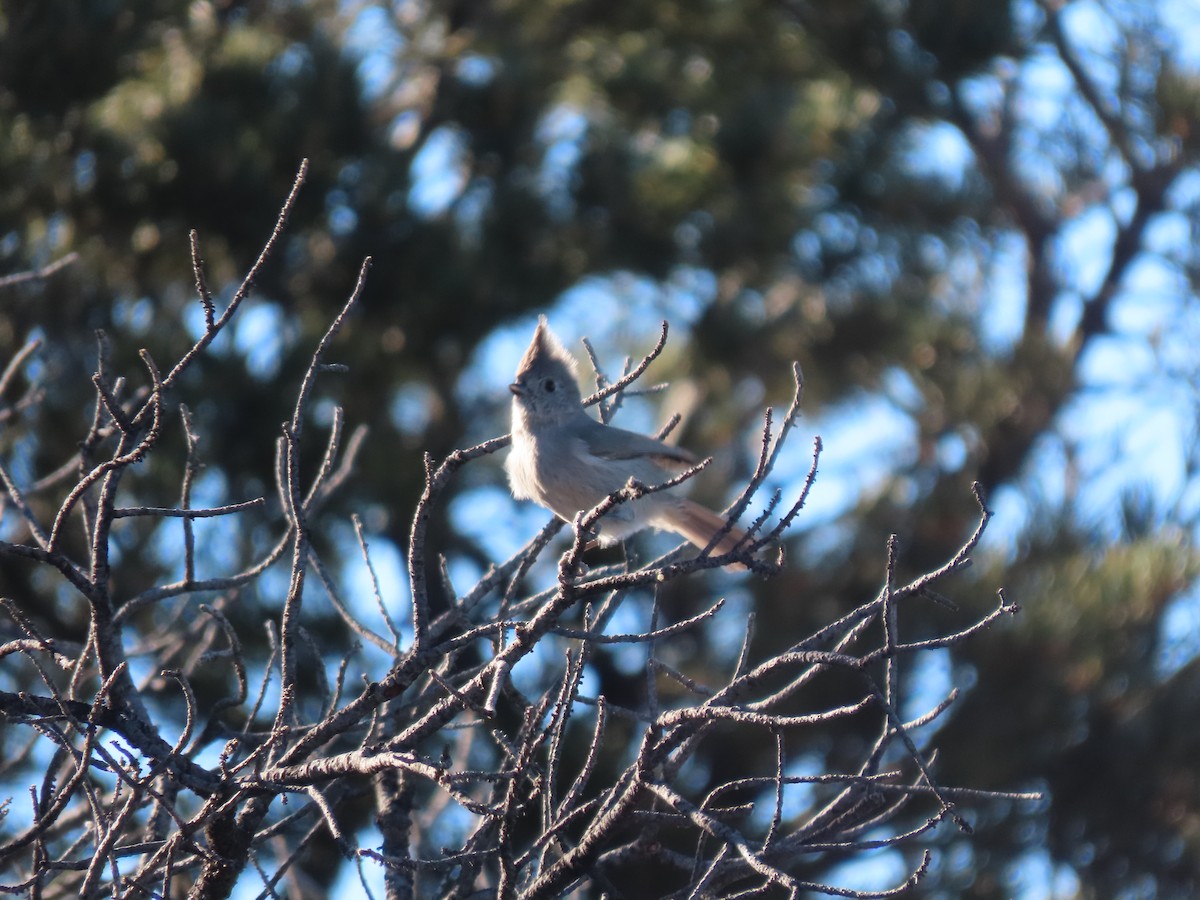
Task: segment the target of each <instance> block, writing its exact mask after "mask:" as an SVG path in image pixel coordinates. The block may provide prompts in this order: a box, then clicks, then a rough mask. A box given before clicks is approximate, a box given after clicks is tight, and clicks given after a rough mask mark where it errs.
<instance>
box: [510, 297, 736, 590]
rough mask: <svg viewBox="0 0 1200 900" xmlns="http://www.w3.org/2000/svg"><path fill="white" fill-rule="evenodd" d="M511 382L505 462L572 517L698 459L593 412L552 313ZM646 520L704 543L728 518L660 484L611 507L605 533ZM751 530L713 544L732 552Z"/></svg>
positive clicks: (527, 487)
mask: <svg viewBox="0 0 1200 900" xmlns="http://www.w3.org/2000/svg"><path fill="white" fill-rule="evenodd" d="M508 387H509V390H511V391H512V392H513V404H512V451H511V452H510V453H509V456H508V459H507V460H506V461H505V463H504V468H505V470H506V471H507V472H508V483H509V485H510V487H511V488H512V493H513V496H514V497H516V498H517V499H518V500H533V501H534V502H535V503H538V504H540V505H541V506H544V507H546V508H547V509H550V510H552V511H553V512H554V513H555V515H557V516H558V517H559V518H560V519H563V520H564V521H566V522H571V521H572V520H573V519H574V518H575V516H576V514H577V513H579V512H581V511H587V510H589V509H592V508H593V507H594V506H596V505H597V504H598V503H600V501H602V500H603V499H604V498H605V497H607V496H608V495H609V494H612V493H615V492H616V491H619V490H621V488H623V487H625V485H626V483H627V482H628V481H629V479H630V478H635V479H637V480H638V481H640V482H641V483H643V484H645V485H648V486H653V485H657V484H662V483H663V482H664V481H667V480H669V479H670V478H671V477H672V475H673V474H675V473H677V472H680V471H683V470H684V469H686V468H687V467H688V466H691V465H693V464H694V463H695V462H696V458H695V457H694V456H692V454H690V453H688V452H687V451H686V450H682V449H680V448H679V447H672V446H671V445H669V444H664V443H663V442H662V441H659V440H656V439H654V438H651V437H646V436H645V435H641V434H635V433H634V432H632V431H626V430H625V429H623V428H614V427H612V426H611V425H603V424H601V423H600V422H597V421H596V420H595V419H593V418H592V417H591V416H589V415H588V414H587V413H586V412H585V411H584V407H583V398H582V396H581V395H580V392H579V384H578V382H577V380H576V366H575V360H574V359H573V358H572V356H571V355H570V354H569V353H568V352H567V351H566V349H565V348H564V347H563V345H562V344H561V343H560V342H559V340H558V338H556V337H555V336H554V333H553V332H551V331H550V328H549V326H548V325H547V324H546V318H545V316H543V317H541V319H539V321H538V326H537V330H536V331H535V332H534V333H533V341H532V343H530V345H529V349H528V350H526V351H525V355H524V357H522V359H521V364H520V365H519V366H518V367H517V377H516V380H515V381H514V382H513V383H512V384H510V385H509V386H508ZM672 470H674V471H672ZM646 527H653V528H660V529H664V530H666V531H673V532H675V533H676V534H678V535H680V536H681V537H683V538H685V539H686V540H688V541H691V542H692V543H693V544H695V545H696V546H697V547H699V548H701V549H703V548H704V547H707V546H708V544H709V542H710V541H711V540H712V538H713V537H714V536H715V535H716V534H717V533H718V532H719V531H721V530H722V529H723V528H724V527H725V520H724V519H723V518H722V517H721V516H719V515H717V514H716V513H715V512H713V511H712V510H710V509H707V508H706V507H703V506H701V505H700V504H699V503H696V502H694V501H692V500H688V499H686V498H684V497H680V496H678V495H676V494H674V493H671V492H670V491H659V492H657V493H652V494H647V495H646V496H644V497H639V498H638V499H636V500H631V501H628V502H626V503H622V504H620V505H618V506H617V507H616V508H614V509H613V510H612V511H611V512H609V513H608V514H606V515H605V516H604V517H603V518H602V519H601V520H600V522H599V529H598V537H599V540H600V543H601V544H602V545H609V544H613V543H615V542H617V541H619V540H621V539H623V538H625V537H628V536H629V535H631V534H633V533H634V532H636V531H640V530H641V529H643V528H646ZM744 537H745V532H743V531H742V530H741V529H739V528H734V529H732V530H730V531H729V532H728V533H727V534H725V535H724V536H722V538H721V539H720V540H719V541H718V542H717V544H716V546H715V547H714V548H713V550H712V552H713V553H714V554H721V553H727V552H729V551H730V550H732V549H733V548H734V546H735V545H736V544H738V543H739V542H740V541H741V540H742V539H743V538H744ZM739 568H741V567H739Z"/></svg>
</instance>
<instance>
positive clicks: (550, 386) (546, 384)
mask: <svg viewBox="0 0 1200 900" xmlns="http://www.w3.org/2000/svg"><path fill="white" fill-rule="evenodd" d="M555 387H557V385H555V383H554V379H553V378H547V379H546V380H545V381H543V382H542V388H543V389H545V391H546V393H547V394H553V393H554V389H555Z"/></svg>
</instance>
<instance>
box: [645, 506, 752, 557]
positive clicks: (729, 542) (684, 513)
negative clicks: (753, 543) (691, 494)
mask: <svg viewBox="0 0 1200 900" xmlns="http://www.w3.org/2000/svg"><path fill="white" fill-rule="evenodd" d="M676 500H677V502H676V503H673V504H671V506H670V507H668V508H667V509H664V510H663V511H662V512H661V513H660V514H659V517H658V518H659V522H660V524H661V526H662V527H663V528H667V529H669V530H671V531H673V532H675V533H676V534H678V535H679V536H680V537H682V538H684V539H685V540H688V541H690V542H691V543H693V544H695V545H696V547H697V548H698V549H700V550H703V549H704V548H705V547H707V546H708V545H709V544H710V543H711V542H712V539H713V538H714V537H716V535H717V534H718V533H719V532H721V531H723V530H725V528H726V524H725V518H724V517H723V516H719V515H717V514H716V513H715V512H713V511H712V510H711V509H709V508H708V507H706V506H701V505H700V504H699V503H696V502H695V501H694V500H689V499H687V498H686V497H678V498H676ZM745 537H746V532H745V531H743V530H742V529H741V528H738V527H737V526H736V525H735V526H733V527H732V528H730V529H729V530H728V531H725V533H724V534H722V535H721V538H720V539H719V540H718V541H717V543H716V544H715V545H714V546H713V548H712V551H711V553H712V555H713V556H720V555H721V554H723V553H728V552H729V551H731V550H733V549H734V547H736V546H737V545H738V544H740V543H741V542H742V540H744V539H745ZM731 568H736V569H745V568H746V567H745V566H743V565H740V564H738V565H734V566H731Z"/></svg>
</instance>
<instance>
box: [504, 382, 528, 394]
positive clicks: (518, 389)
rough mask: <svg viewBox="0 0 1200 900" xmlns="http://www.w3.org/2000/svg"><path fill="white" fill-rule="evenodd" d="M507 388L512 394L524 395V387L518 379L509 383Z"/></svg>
mask: <svg viewBox="0 0 1200 900" xmlns="http://www.w3.org/2000/svg"><path fill="white" fill-rule="evenodd" d="M508 389H509V390H510V391H512V392H513V393H514V394H516V395H517V396H518V397H523V396H525V387H524V385H522V384H521V382H519V381H514V382H513V383H512V384H510V385H509V386H508Z"/></svg>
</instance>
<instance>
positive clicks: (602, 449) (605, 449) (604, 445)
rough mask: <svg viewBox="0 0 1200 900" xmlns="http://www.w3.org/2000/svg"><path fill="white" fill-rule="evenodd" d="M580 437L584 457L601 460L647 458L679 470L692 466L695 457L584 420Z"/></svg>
mask: <svg viewBox="0 0 1200 900" xmlns="http://www.w3.org/2000/svg"><path fill="white" fill-rule="evenodd" d="M587 422H588V424H587V425H586V426H584V427H583V428H581V429H580V430H581V432H582V433H581V434H580V437H581V438H582V439H583V443H584V446H586V447H587V451H588V453H590V454H592V455H593V456H598V457H600V458H601V459H643V458H646V457H650V458H651V459H653V460H654V462H656V463H658V464H659V465H664V466H671V467H674V468H683V467H685V466H690V465H694V464H695V462H696V457H695V456H693V455H692V454H691V453H688V451H686V450H684V449H683V448H682V447H673V446H671V445H670V444H665V443H663V442H662V441H660V440H657V439H656V438H652V437H647V436H646V435H644V434H638V433H637V432H634V431H626V430H625V429H624V428H614V427H613V426H612V425H601V424H600V423H599V422H597V421H596V420H595V419H592V418H590V417H589V418H588V419H587Z"/></svg>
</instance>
